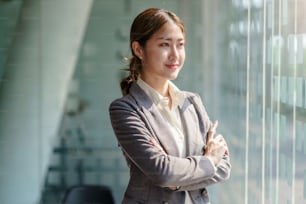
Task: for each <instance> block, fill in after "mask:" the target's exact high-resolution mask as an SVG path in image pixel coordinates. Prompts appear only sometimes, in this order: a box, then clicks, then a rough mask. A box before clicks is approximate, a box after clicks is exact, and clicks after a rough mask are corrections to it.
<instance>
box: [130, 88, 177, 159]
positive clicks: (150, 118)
mask: <svg viewBox="0 0 306 204" xmlns="http://www.w3.org/2000/svg"><path fill="white" fill-rule="evenodd" d="M130 94H131V95H132V96H133V97H134V98H135V99H136V101H138V103H139V106H140V107H141V109H142V112H143V113H144V114H145V117H146V119H147V121H146V122H145V123H147V125H148V127H149V128H150V130H149V131H150V132H151V133H152V136H153V137H154V139H155V140H157V142H159V143H160V145H161V146H162V147H163V148H164V150H165V151H166V152H167V153H168V154H170V155H174V156H178V155H179V150H178V147H177V145H176V143H175V141H174V140H173V135H172V134H173V133H172V132H171V131H170V130H169V128H168V127H167V125H166V124H165V122H164V119H163V117H162V115H161V113H160V111H159V110H158V108H157V107H156V106H155V104H153V102H152V101H151V100H150V98H149V97H148V96H147V95H146V93H145V92H144V91H143V90H142V89H141V88H140V87H139V86H138V85H137V84H136V83H133V84H132V86H131V88H130Z"/></svg>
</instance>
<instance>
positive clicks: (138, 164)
mask: <svg viewBox="0 0 306 204" xmlns="http://www.w3.org/2000/svg"><path fill="white" fill-rule="evenodd" d="M109 113H110V119H111V124H112V127H113V130H114V132H115V135H116V137H117V140H118V142H119V144H120V146H121V148H122V150H123V152H124V154H125V156H126V157H127V158H128V160H129V162H130V163H131V168H132V167H133V168H138V170H140V171H141V172H142V173H143V174H144V175H146V177H147V178H148V179H150V180H151V181H152V182H153V183H155V185H158V186H161V187H173V186H189V185H192V184H196V183H202V182H205V181H208V180H209V179H213V177H214V176H215V167H214V166H213V164H212V163H211V161H210V160H209V159H208V158H207V157H205V156H200V155H199V156H191V157H188V158H180V157H175V156H171V155H168V154H165V153H163V152H162V151H160V149H158V148H156V147H154V145H152V138H154V136H153V132H152V131H150V125H149V122H148V121H146V120H147V119H146V117H145V115H144V114H143V111H142V110H141V107H139V106H138V104H137V103H136V102H135V101H132V100H131V99H130V100H123V99H118V100H115V101H114V102H112V103H111V105H110V107H109ZM220 169H221V168H220ZM215 179H217V178H215Z"/></svg>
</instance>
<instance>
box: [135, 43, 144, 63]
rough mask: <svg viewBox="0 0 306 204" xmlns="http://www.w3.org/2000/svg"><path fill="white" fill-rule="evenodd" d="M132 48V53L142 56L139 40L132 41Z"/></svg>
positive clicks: (140, 57)
mask: <svg viewBox="0 0 306 204" xmlns="http://www.w3.org/2000/svg"><path fill="white" fill-rule="evenodd" d="M132 49H133V52H134V54H135V55H136V56H137V57H138V58H139V59H142V58H143V48H142V46H141V45H140V44H139V42H137V41H133V42H132Z"/></svg>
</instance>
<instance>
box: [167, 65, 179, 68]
mask: <svg viewBox="0 0 306 204" xmlns="http://www.w3.org/2000/svg"><path fill="white" fill-rule="evenodd" d="M166 67H168V68H169V69H176V68H178V67H179V65H178V64H166Z"/></svg>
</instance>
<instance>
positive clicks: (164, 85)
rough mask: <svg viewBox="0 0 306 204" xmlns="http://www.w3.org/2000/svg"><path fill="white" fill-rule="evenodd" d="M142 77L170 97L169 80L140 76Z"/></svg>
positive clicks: (162, 93) (163, 94)
mask: <svg viewBox="0 0 306 204" xmlns="http://www.w3.org/2000/svg"><path fill="white" fill-rule="evenodd" d="M140 78H141V79H142V80H143V81H144V82H146V83H147V84H148V85H150V86H151V87H152V88H153V89H155V90H156V91H157V92H158V93H159V94H160V95H162V96H165V97H169V80H158V79H153V78H147V77H144V76H140Z"/></svg>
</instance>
